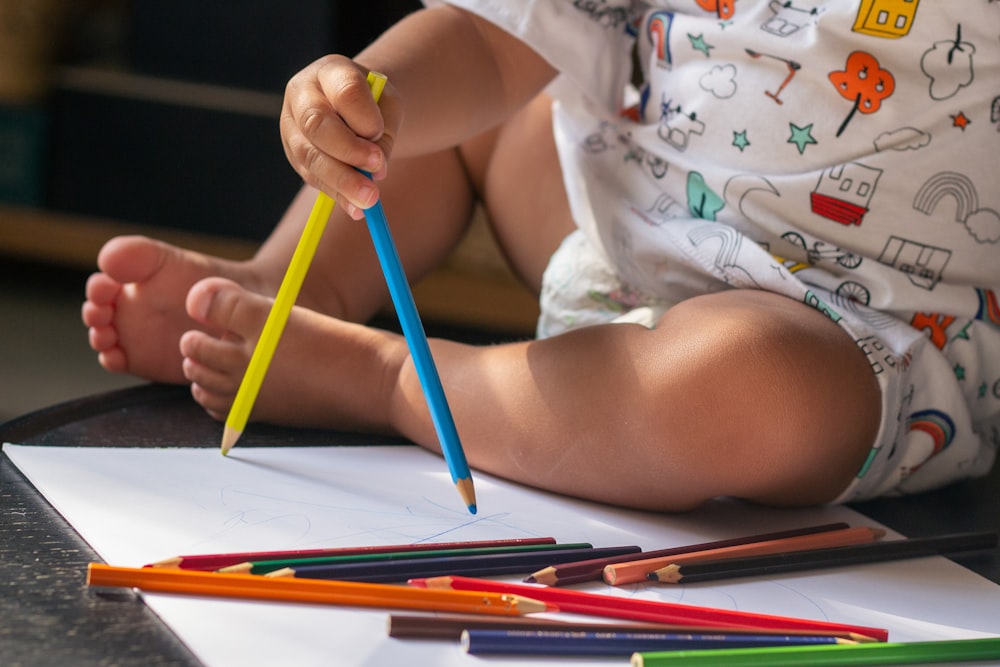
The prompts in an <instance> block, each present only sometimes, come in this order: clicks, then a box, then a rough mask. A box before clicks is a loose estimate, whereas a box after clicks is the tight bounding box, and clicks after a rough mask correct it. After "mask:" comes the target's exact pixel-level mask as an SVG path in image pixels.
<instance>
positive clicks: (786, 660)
mask: <svg viewBox="0 0 1000 667" xmlns="http://www.w3.org/2000/svg"><path fill="white" fill-rule="evenodd" d="M998 658H1000V637H987V638H985V639H953V640H945V641H933V642H908V643H903V642H872V643H870V644H851V645H845V646H780V647H766V648H750V649H707V650H701V651H663V652H659V651H658V652H655V653H633V654H632V667H661V665H662V666H663V667H673V666H674V665H683V666H684V667H698V665H706V666H710V667H762V666H763V665H766V666H767V667H841V666H842V665H844V666H848V667H854V666H855V665H920V664H928V663H942V662H947V663H954V662H972V661H976V660H996V659H998Z"/></svg>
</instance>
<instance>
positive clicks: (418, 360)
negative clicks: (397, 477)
mask: <svg viewBox="0 0 1000 667" xmlns="http://www.w3.org/2000/svg"><path fill="white" fill-rule="evenodd" d="M385 83H386V78H385V76H384V75H382V74H379V73H378V72H370V73H369V74H368V85H369V86H370V87H371V91H372V96H373V97H374V98H375V101H376V102H378V100H379V97H380V96H381V94H382V90H383V88H384V87H385ZM363 173H366V175H369V176H370V174H367V172H363ZM333 205H334V202H333V199H331V198H330V197H329V196H328V195H326V194H324V193H322V192H320V193H319V194H318V195H317V197H316V203H315V204H314V205H313V210H312V213H310V215H309V219H308V220H307V221H306V226H305V228H304V229H303V231H302V236H301V237H300V239H299V243H298V246H296V249H295V253H294V254H293V255H292V261H291V262H290V264H289V267H288V270H287V271H286V273H285V278H284V279H283V280H282V284H281V286H280V287H279V289H278V295H277V296H276V297H275V301H274V305H272V306H271V312H270V313H269V314H268V317H267V320H266V321H265V323H264V329H263V330H262V332H261V336H260V338H259V339H258V340H257V346H256V347H255V348H254V352H253V354H252V355H251V357H250V363H249V365H248V366H247V370H246V373H245V374H244V375H243V380H242V381H241V382H240V387H239V389H238V390H237V393H236V398H235V399H234V400H233V405H232V407H231V408H230V410H229V414H228V415H227V417H226V425H225V429H224V431H223V435H222V454H223V455H226V454H227V453H228V452H229V450H230V449H231V448H232V447H233V445H235V444H236V441H237V440H239V438H240V435H242V433H243V429H244V428H245V427H246V423H247V420H248V419H249V418H250V412H251V411H252V409H253V404H254V402H255V401H256V400H257V394H258V393H259V391H260V386H261V384H262V383H263V381H264V376H265V375H266V373H267V368H268V366H269V365H270V363H271V359H272V358H273V357H274V351H275V349H276V348H277V346H278V341H279V340H280V338H281V334H282V331H283V330H284V328H285V324H286V323H287V322H288V316H289V313H290V312H291V309H292V306H293V305H294V303H295V299H296V297H297V296H298V292H299V288H300V287H301V286H302V282H303V281H304V280H305V275H306V272H307V271H308V270H309V265H310V264H311V263H312V260H313V257H314V255H315V253H316V248H317V246H318V245H319V240H320V237H321V236H322V234H323V229H324V228H325V227H326V222H327V220H328V219H329V217H330V213H331V212H332V211H333ZM365 220H366V221H367V223H368V231H369V233H370V235H371V237H372V242H373V243H374V245H375V254H376V255H377V256H378V260H379V263H380V264H381V266H382V273H383V274H384V275H385V279H386V283H387V284H388V287H389V296H390V297H391V298H392V303H393V305H394V306H395V307H396V314H397V316H398V317H399V323H400V326H401V327H402V329H403V335H404V337H405V338H406V343H407V345H408V347H409V349H410V356H411V357H412V358H413V363H414V367H415V368H416V371H417V377H418V379H419V380H420V386H421V388H422V389H423V392H424V397H425V399H426V400H427V405H428V408H429V409H430V413H431V420H432V421H433V423H434V430H435V432H436V433H437V436H438V441H439V442H440V444H441V451H442V453H443V454H444V459H445V462H446V463H447V465H448V470H449V472H450V473H451V479H452V482H454V484H455V487H456V488H457V489H458V493H459V495H460V496H461V497H462V501H463V502H464V503H465V506H466V507H467V508H468V509H469V512H471V513H472V514H475V513H476V492H475V487H474V486H473V483H472V473H471V472H470V471H469V464H468V461H467V460H466V458H465V451H464V450H463V449H462V442H461V440H459V438H458V431H457V430H456V429H455V422H454V419H453V418H452V415H451V409H450V408H449V407H448V401H447V399H446V398H445V395H444V389H443V387H442V386H441V380H440V378H439V376H438V373H437V368H436V367H435V366H434V359H433V357H431V353H430V347H429V346H428V344H427V335H426V334H425V333H424V327H423V324H421V322H420V316H419V314H418V313H417V307H416V305H414V303H413V294H412V293H411V292H410V285H409V283H408V282H407V280H406V273H405V272H404V271H403V265H402V263H401V262H400V260H399V253H397V252H396V245H395V243H393V240H392V234H391V232H390V231H389V225H388V223H387V221H386V219H385V211H384V210H383V209H382V203H381V202H376V203H375V205H374V206H372V207H371V208H369V209H366V210H365ZM300 249H301V252H300ZM286 285H287V288H286Z"/></svg>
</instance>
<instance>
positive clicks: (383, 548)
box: [146, 537, 556, 571]
mask: <svg viewBox="0 0 1000 667" xmlns="http://www.w3.org/2000/svg"><path fill="white" fill-rule="evenodd" d="M555 543H556V540H555V538H553V537H518V538H512V539H505V540H470V541H463V542H419V543H416V544H383V545H368V546H354V547H331V548H325V549H287V550H281V551H241V552H234V553H226V554H191V555H187V556H174V557H173V558H166V559H164V560H160V561H157V562H155V563H150V564H149V565H147V566H146V567H170V568H180V569H182V570H206V571H212V570H219V569H222V568H224V567H228V566H230V565H238V564H240V563H246V562H251V561H258V560H278V559H296V558H319V557H324V556H351V555H359V554H383V553H396V552H419V551H429V550H432V549H472V548H478V547H502V546H517V545H540V544H555Z"/></svg>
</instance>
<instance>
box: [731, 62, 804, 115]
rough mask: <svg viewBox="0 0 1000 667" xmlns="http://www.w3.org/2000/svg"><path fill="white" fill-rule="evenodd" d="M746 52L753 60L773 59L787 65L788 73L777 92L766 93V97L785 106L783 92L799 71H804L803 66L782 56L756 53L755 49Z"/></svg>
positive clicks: (766, 91)
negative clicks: (782, 97) (782, 98)
mask: <svg viewBox="0 0 1000 667" xmlns="http://www.w3.org/2000/svg"><path fill="white" fill-rule="evenodd" d="M744 50H745V51H746V52H747V55H749V56H750V57H751V58H754V59H756V58H772V59H774V60H778V61H780V62H782V63H784V64H785V69H786V71H787V73H786V74H785V78H784V80H783V81H782V82H781V83H780V84H778V88H777V90H775V91H774V92H771V91H770V90H765V91H764V94H765V95H767V96H768V97H770V98H771V99H772V100H774V101H775V102H777V103H778V104H784V102H783V101H782V100H781V91H783V90H784V89H785V86H787V85H788V84H789V83H791V82H792V79H793V78H794V77H795V75H796V74H797V73H798V71H799V70H800V69H802V65H801V64H800V63H797V62H795V61H794V60H789V59H788V58H782V57H781V56H776V55H773V54H771V53H760V52H758V51H754V50H753V49H744Z"/></svg>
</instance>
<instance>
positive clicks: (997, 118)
mask: <svg viewBox="0 0 1000 667" xmlns="http://www.w3.org/2000/svg"><path fill="white" fill-rule="evenodd" d="M990 122H991V123H995V124H996V126H997V132H1000V96H997V97H994V98H993V104H991V105H990Z"/></svg>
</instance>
